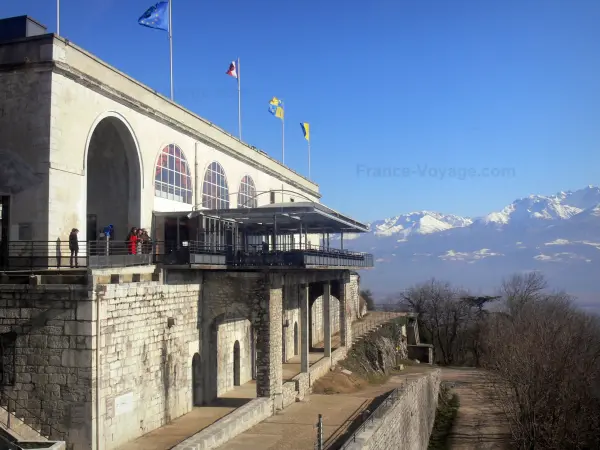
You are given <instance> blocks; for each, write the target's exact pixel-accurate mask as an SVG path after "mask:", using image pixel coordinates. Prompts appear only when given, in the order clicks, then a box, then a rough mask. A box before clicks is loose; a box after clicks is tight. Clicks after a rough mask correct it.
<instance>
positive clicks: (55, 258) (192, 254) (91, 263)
mask: <svg viewBox="0 0 600 450" xmlns="http://www.w3.org/2000/svg"><path fill="white" fill-rule="evenodd" d="M298 247H299V248H292V247H290V246H289V245H287V244H282V245H277V246H275V247H267V248H263V247H262V246H258V247H257V246H249V247H248V248H247V249H239V247H236V246H234V245H224V244H212V243H204V242H197V241H187V242H183V243H181V244H177V243H175V242H161V241H142V242H137V243H135V244H134V243H131V242H128V241H113V240H98V241H79V242H78V244H77V247H76V248H73V247H72V246H70V245H69V242H68V241H61V240H60V239H57V240H56V241H17V242H9V243H8V245H7V249H6V255H5V256H4V257H3V258H2V264H3V265H2V267H0V269H5V270H31V269H43V268H46V269H48V268H53V269H54V268H56V269H61V268H71V267H72V268H78V267H81V268H93V269H101V268H112V267H127V266H141V265H150V264H157V263H163V264H169V265H189V264H211V265H229V266H236V267H257V266H292V267H305V266H309V265H315V266H334V267H372V266H373V255H370V254H367V253H359V252H353V251H349V250H341V249H333V248H326V247H318V246H302V245H300V246H298Z"/></svg>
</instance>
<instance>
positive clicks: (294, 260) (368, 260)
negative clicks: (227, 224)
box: [165, 241, 373, 268]
mask: <svg viewBox="0 0 600 450" xmlns="http://www.w3.org/2000/svg"><path fill="white" fill-rule="evenodd" d="M165 263H166V264H175V263H177V264H217V265H227V266H233V267H259V266H262V267H264V266H278V267H285V266H288V267H310V266H321V267H326V266H327V267H365V268H366V267H373V255H371V254H368V253H359V252H352V251H349V250H341V249H334V248H326V247H319V246H314V245H304V244H302V245H300V244H281V245H277V246H276V247H275V248H273V247H272V246H271V247H265V248H263V247H262V246H261V245H250V246H247V248H245V249H237V250H236V249H235V247H234V246H231V245H207V244H202V243H199V242H194V241H190V242H189V243H188V245H187V246H184V247H181V248H180V249H179V250H178V252H177V258H173V259H172V262H171V261H169V258H166V259H165Z"/></svg>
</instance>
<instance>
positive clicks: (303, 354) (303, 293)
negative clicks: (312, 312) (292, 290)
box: [300, 284, 310, 372]
mask: <svg viewBox="0 0 600 450" xmlns="http://www.w3.org/2000/svg"><path fill="white" fill-rule="evenodd" d="M309 309H310V303H309V289H308V284H303V285H301V286H300V372H308V369H309V366H310V363H309V360H308V352H309V340H308V337H309V335H310V322H309V315H308V311H309Z"/></svg>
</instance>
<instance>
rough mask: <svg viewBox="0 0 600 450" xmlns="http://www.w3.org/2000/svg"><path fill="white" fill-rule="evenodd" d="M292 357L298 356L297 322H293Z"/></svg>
mask: <svg viewBox="0 0 600 450" xmlns="http://www.w3.org/2000/svg"><path fill="white" fill-rule="evenodd" d="M294 356H298V322H294Z"/></svg>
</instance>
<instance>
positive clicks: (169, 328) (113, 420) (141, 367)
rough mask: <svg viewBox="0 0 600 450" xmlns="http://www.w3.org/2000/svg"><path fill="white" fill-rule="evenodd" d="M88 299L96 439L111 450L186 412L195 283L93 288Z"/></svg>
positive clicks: (195, 317)
mask: <svg viewBox="0 0 600 450" xmlns="http://www.w3.org/2000/svg"><path fill="white" fill-rule="evenodd" d="M95 291H96V297H97V299H98V301H99V302H100V315H99V316H100V370H99V379H100V380H101V381H100V405H99V411H100V417H101V420H100V424H101V426H102V427H103V429H101V435H102V436H104V448H106V449H111V448H116V447H117V446H119V445H122V444H124V443H126V442H127V441H129V440H131V439H134V438H136V437H138V436H141V435H143V434H145V433H147V432H149V431H151V430H154V429H156V428H158V427H160V426H162V425H165V424H167V423H168V422H170V421H171V420H173V419H175V418H176V417H179V416H181V415H183V414H185V413H187V412H189V411H190V410H191V408H192V397H193V395H192V389H193V385H192V358H193V356H194V354H195V353H196V352H198V349H199V342H198V341H199V334H198V333H199V332H198V328H199V323H198V300H199V298H200V295H201V282H200V280H197V281H196V283H195V284H194V283H191V282H190V283H186V284H179V285H165V284H162V283H160V282H146V283H126V284H115V285H110V284H109V285H97V286H96V287H95ZM92 367H95V363H94V364H93V365H92Z"/></svg>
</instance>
